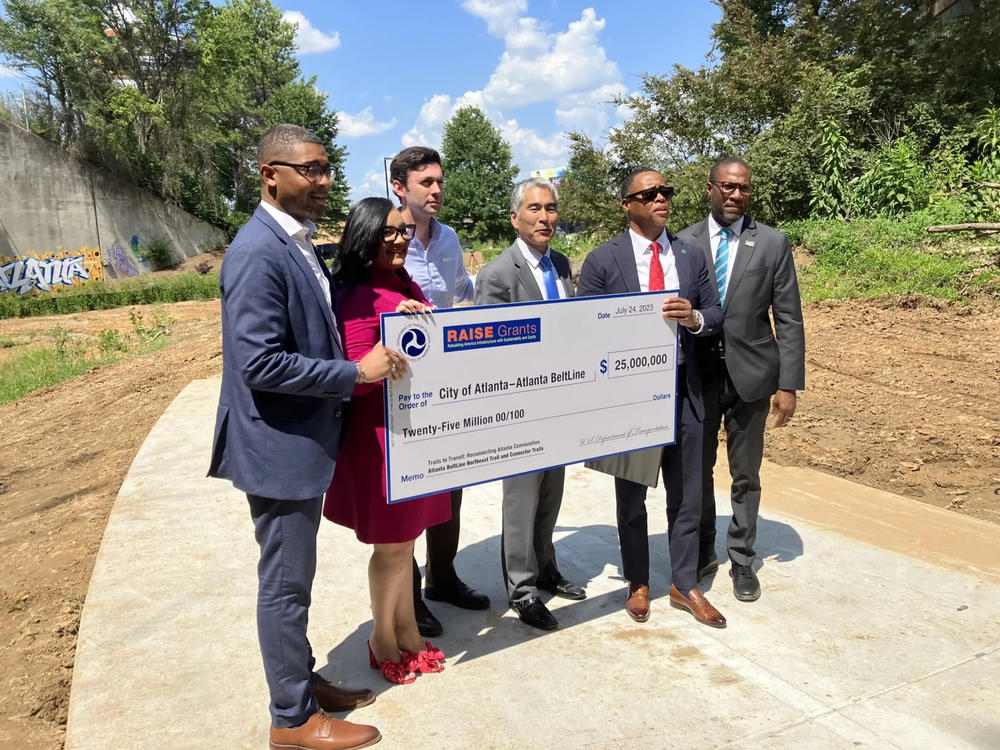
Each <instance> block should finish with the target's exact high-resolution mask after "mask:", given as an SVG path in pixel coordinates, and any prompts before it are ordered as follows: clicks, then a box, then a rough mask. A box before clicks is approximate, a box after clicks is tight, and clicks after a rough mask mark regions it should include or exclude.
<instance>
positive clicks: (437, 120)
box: [402, 94, 455, 148]
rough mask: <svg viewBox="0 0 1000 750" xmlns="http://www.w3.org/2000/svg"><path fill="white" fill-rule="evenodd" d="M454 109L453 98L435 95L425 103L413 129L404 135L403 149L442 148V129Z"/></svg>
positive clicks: (445, 95)
mask: <svg viewBox="0 0 1000 750" xmlns="http://www.w3.org/2000/svg"><path fill="white" fill-rule="evenodd" d="M454 109H455V108H454V107H453V106H452V103H451V97H450V96H448V95H447V94H435V95H434V96H432V97H431V98H430V99H428V100H427V101H425V102H424V104H423V106H422V107H421V108H420V114H419V115H417V121H416V122H415V123H413V127H412V128H410V129H409V130H407V131H406V132H405V133H403V138H402V141H403V147H404V148H408V147H410V146H430V147H431V148H438V147H440V145H441V129H442V127H443V126H444V124H445V122H446V121H447V119H448V118H449V117H451V114H452V112H453V111H454Z"/></svg>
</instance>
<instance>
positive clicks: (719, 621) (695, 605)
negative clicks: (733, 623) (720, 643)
mask: <svg viewBox="0 0 1000 750" xmlns="http://www.w3.org/2000/svg"><path fill="white" fill-rule="evenodd" d="M670 606H671V607H674V608H675V609H683V610H684V611H686V612H690V613H691V614H692V615H694V619H696V620H697V621H698V622H700V623H701V624H702V625H708V627H710V628H724V627H726V618H725V617H723V616H722V614H721V613H720V612H719V610H717V609H716V608H715V607H713V606H712V605H711V604H709V603H708V599H706V598H705V597H704V596H702V593H701V592H700V591H699V590H698V589H691V593H689V594H688V595H687V596H684V595H683V594H681V592H680V591H678V590H677V587H676V586H674V585H671V586H670Z"/></svg>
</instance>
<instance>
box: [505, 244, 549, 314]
mask: <svg viewBox="0 0 1000 750" xmlns="http://www.w3.org/2000/svg"><path fill="white" fill-rule="evenodd" d="M510 257H511V259H512V260H513V261H514V269H515V272H516V274H517V280H518V281H519V282H520V284H521V286H523V287H524V291H525V292H526V293H527V295H528V299H538V300H542V299H545V295H544V294H542V290H541V289H539V288H538V282H537V281H535V274H533V273H532V272H531V266H529V265H528V261H527V260H526V259H525V257H524V255H523V254H522V253H521V248H519V247H518V246H517V243H516V242H515V243H514V244H513V245H511V246H510Z"/></svg>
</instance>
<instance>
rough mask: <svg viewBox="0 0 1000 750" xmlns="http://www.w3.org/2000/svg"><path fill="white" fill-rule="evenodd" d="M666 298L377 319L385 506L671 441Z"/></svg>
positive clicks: (672, 391) (672, 361) (671, 338)
mask: <svg viewBox="0 0 1000 750" xmlns="http://www.w3.org/2000/svg"><path fill="white" fill-rule="evenodd" d="M671 294H675V292H650V293H646V294H629V295H612V296H607V297H581V298H570V299H565V300H550V301H546V302H531V303H524V304H516V305H490V306H484V307H460V308H453V309H449V310H439V311H436V312H434V313H432V314H428V315H402V314H391V315H383V316H382V341H383V343H384V344H385V345H386V346H388V347H391V348H395V349H398V350H399V351H401V352H402V353H403V354H404V355H406V357H407V358H408V359H409V361H410V373H409V374H408V376H407V377H406V378H404V379H403V380H401V381H399V382H396V383H392V382H388V381H387V386H386V389H385V415H386V426H387V429H386V440H385V442H386V459H385V467H386V488H387V492H388V500H389V502H390V503H392V502H398V501H400V500H407V499H410V498H414V497H420V496H421V495H429V494H432V493H436V492H443V491H445V490H450V489H453V488H456V487H468V486H471V485H474V484H480V483H482V482H489V481H492V480H495V479H499V478H501V477H508V476H513V475H515V474H523V473H526V472H532V471H540V470H542V469H547V468H552V467H555V466H563V465H565V464H571V463H576V462H578V461H584V460H587V459H590V458H596V457H599V456H606V455H610V454H613V453H621V452H623V451H630V450H636V449H639V448H647V447H650V446H654V445H664V444H667V443H672V442H674V416H675V405H674V401H675V399H676V392H677V367H676V361H677V324H676V323H673V322H667V321H664V319H663V316H662V315H661V313H660V303H661V300H663V298H664V297H665V296H669V295H671Z"/></svg>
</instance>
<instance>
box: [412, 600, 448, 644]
mask: <svg viewBox="0 0 1000 750" xmlns="http://www.w3.org/2000/svg"><path fill="white" fill-rule="evenodd" d="M413 612H414V614H416V616H417V630H419V631H420V635H422V636H423V637H424V638H437V637H438V636H439V635H441V633H443V632H444V627H442V625H441V623H440V622H438V618H436V617H435V616H434V614H433V613H432V612H431V611H430V610H429V609H427V605H426V604H424V600H423V599H414V600H413Z"/></svg>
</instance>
